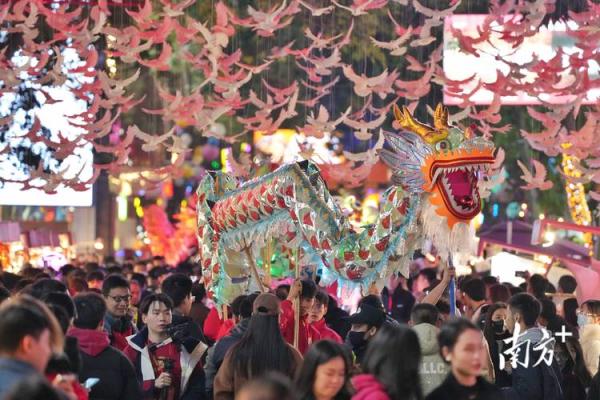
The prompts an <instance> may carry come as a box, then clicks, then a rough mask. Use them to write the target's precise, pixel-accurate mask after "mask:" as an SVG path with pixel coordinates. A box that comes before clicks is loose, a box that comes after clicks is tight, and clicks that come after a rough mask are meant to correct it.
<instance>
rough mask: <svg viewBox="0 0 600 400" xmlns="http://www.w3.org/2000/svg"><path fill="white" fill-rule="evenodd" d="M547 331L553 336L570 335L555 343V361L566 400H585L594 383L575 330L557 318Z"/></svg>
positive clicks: (551, 321)
mask: <svg viewBox="0 0 600 400" xmlns="http://www.w3.org/2000/svg"><path fill="white" fill-rule="evenodd" d="M546 329H548V331H550V333H551V335H552V336H556V337H558V336H557V334H559V335H560V334H561V333H563V332H566V333H568V335H567V336H565V337H564V340H562V339H559V340H556V341H555V343H554V359H555V360H556V362H557V364H558V366H559V367H560V372H561V374H562V389H563V395H564V398H565V400H576V399H584V398H585V393H586V388H588V387H589V386H590V384H591V383H592V376H591V375H590V373H589V372H588V370H587V368H586V366H585V361H584V358H583V351H582V350H581V345H580V344H579V340H577V339H576V338H575V337H574V336H573V328H572V327H571V326H569V324H568V323H567V322H566V321H565V320H564V319H563V318H561V317H559V316H555V317H554V318H552V319H550V320H549V321H548V324H547V326H546ZM569 334H570V335H569Z"/></svg>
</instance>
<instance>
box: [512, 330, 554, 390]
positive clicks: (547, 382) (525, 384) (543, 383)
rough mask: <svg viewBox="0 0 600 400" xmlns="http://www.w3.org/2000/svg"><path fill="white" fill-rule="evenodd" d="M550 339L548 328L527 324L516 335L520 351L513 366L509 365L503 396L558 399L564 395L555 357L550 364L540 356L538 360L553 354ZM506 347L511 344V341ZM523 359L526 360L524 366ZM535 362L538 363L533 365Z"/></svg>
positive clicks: (513, 345)
mask: <svg viewBox="0 0 600 400" xmlns="http://www.w3.org/2000/svg"><path fill="white" fill-rule="evenodd" d="M550 339H554V337H553V336H552V335H551V334H550V333H549V332H548V331H546V330H545V329H541V328H537V327H534V328H530V329H528V330H526V331H525V332H524V333H522V334H521V335H519V337H518V339H517V344H516V345H517V346H518V347H519V348H520V350H521V351H519V352H518V355H517V358H518V363H517V366H516V368H513V369H512V386H511V387H510V388H506V389H505V391H506V393H505V395H506V396H505V397H506V398H511V400H562V399H563V398H564V397H563V392H562V387H561V380H562V378H561V376H560V369H559V367H558V364H557V363H556V360H553V361H552V362H551V364H550V366H549V365H548V364H547V363H546V361H543V360H542V361H541V362H539V363H538V361H540V359H541V358H542V357H544V359H547V358H549V356H550V355H552V354H553V353H551V351H553V350H554V342H553V341H552V340H550ZM527 342H529V345H527ZM509 347H515V344H513V343H512V342H511V343H510V346H509ZM526 360H528V364H527V365H526V366H524V365H523V364H525V361H526ZM507 362H508V361H507ZM535 364H538V365H537V366H534V365H535Z"/></svg>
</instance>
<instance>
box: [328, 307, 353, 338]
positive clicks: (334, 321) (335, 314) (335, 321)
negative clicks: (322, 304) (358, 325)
mask: <svg viewBox="0 0 600 400" xmlns="http://www.w3.org/2000/svg"><path fill="white" fill-rule="evenodd" d="M349 316H350V314H348V313H347V312H346V311H344V310H342V309H341V308H339V307H335V308H334V307H329V308H328V309H327V314H325V323H326V324H327V326H329V327H330V328H331V329H333V330H334V331H335V332H336V333H337V334H338V335H340V337H341V338H342V339H345V338H346V335H347V334H348V331H349V330H350V328H351V327H352V325H351V324H350V322H348V319H347V318H348V317H349Z"/></svg>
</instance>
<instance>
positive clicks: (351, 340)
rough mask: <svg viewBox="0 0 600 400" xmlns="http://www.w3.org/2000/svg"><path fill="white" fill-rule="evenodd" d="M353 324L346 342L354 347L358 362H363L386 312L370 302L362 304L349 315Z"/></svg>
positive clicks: (353, 351)
mask: <svg viewBox="0 0 600 400" xmlns="http://www.w3.org/2000/svg"><path fill="white" fill-rule="evenodd" d="M348 321H349V322H350V323H351V324H352V327H351V328H350V331H349V332H348V335H347V336H346V343H347V344H348V345H349V346H350V347H351V348H352V353H353V354H354V357H355V361H356V364H359V365H360V364H361V363H362V359H363V357H364V355H365V352H366V351H367V345H368V344H369V342H370V341H371V339H373V337H374V336H375V334H376V333H377V332H378V331H379V329H381V326H382V325H383V324H384V322H385V312H383V311H382V310H381V309H379V308H376V307H373V306H371V305H369V304H361V305H360V306H359V307H358V309H357V310H356V313H354V314H352V315H351V316H350V317H348Z"/></svg>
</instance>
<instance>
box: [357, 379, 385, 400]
mask: <svg viewBox="0 0 600 400" xmlns="http://www.w3.org/2000/svg"><path fill="white" fill-rule="evenodd" d="M352 385H353V386H354V389H355V390H356V393H355V394H354V396H352V400H390V396H388V394H387V393H386V392H385V388H384V387H383V386H382V385H381V383H379V382H378V381H377V379H376V378H375V377H374V376H373V375H367V374H363V375H357V376H355V377H354V378H352Z"/></svg>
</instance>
